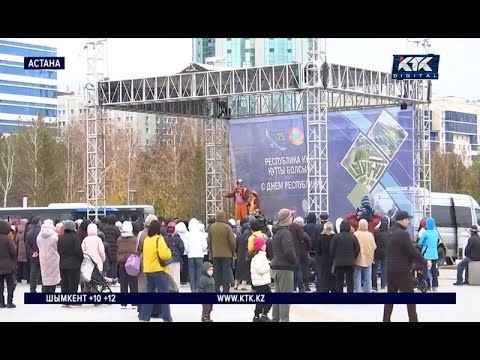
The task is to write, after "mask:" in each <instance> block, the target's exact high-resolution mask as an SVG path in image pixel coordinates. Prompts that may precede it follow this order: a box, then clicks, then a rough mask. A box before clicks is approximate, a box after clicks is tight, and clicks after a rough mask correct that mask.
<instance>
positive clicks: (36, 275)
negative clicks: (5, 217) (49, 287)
mask: <svg viewBox="0 0 480 360" xmlns="http://www.w3.org/2000/svg"><path fill="white" fill-rule="evenodd" d="M41 228H42V227H41V225H40V217H38V216H35V217H34V218H33V219H32V221H31V223H30V227H29V230H28V233H27V243H26V244H25V245H26V248H27V257H28V258H29V259H30V292H31V293H35V292H37V285H38V284H41V283H42V277H41V272H40V258H39V256H38V246H37V237H38V234H40V230H41Z"/></svg>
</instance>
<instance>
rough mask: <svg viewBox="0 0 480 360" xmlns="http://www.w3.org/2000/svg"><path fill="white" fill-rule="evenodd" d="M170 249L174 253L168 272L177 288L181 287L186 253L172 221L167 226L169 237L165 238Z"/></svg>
mask: <svg viewBox="0 0 480 360" xmlns="http://www.w3.org/2000/svg"><path fill="white" fill-rule="evenodd" d="M164 239H165V242H166V243H167V246H168V248H169V249H170V251H171V252H172V258H173V261H172V262H171V263H170V265H168V271H169V273H170V275H171V276H172V277H173V280H175V283H176V284H177V286H180V284H181V282H180V271H181V267H182V261H183V253H184V252H185V244H184V243H183V240H182V238H181V237H180V235H178V234H177V233H175V223H174V222H173V221H170V222H169V223H168V225H167V235H166V236H164Z"/></svg>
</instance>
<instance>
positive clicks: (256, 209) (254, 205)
mask: <svg viewBox="0 0 480 360" xmlns="http://www.w3.org/2000/svg"><path fill="white" fill-rule="evenodd" d="M248 210H249V211H250V215H255V214H258V213H260V199H259V198H258V194H257V192H256V191H255V190H252V192H251V193H250V200H249V201H248Z"/></svg>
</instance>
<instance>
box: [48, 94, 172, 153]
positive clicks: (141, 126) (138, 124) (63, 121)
mask: <svg viewBox="0 0 480 360" xmlns="http://www.w3.org/2000/svg"><path fill="white" fill-rule="evenodd" d="M104 116H105V119H106V120H107V129H106V130H107V136H115V135H116V134H121V133H122V132H125V131H133V132H134V134H135V135H136V136H137V137H138V144H139V145H140V146H141V147H143V148H148V147H150V146H152V145H153V144H154V143H155V141H156V139H157V138H161V137H162V136H165V135H168V133H167V132H168V124H170V123H171V122H172V117H169V116H160V115H155V114H145V113H138V112H127V111H120V110H110V109H108V110H105V112H104ZM86 117H87V108H86V107H85V98H84V96H83V95H75V94H69V95H62V96H59V97H58V118H57V125H58V127H59V128H60V130H63V129H65V128H66V127H68V126H69V125H70V124H71V123H72V122H75V121H78V122H80V124H84V121H85V119H86Z"/></svg>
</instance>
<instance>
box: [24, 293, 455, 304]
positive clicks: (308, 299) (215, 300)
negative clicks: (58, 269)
mask: <svg viewBox="0 0 480 360" xmlns="http://www.w3.org/2000/svg"><path fill="white" fill-rule="evenodd" d="M456 299H457V298H456V294H455V293H368V294H367V293H365V294H363V293H344V294H340V293H339V294H323V293H266V294H261V293H245V294H241V293H229V294H217V293H87V294H80V293H77V294H67V293H51V294H47V293H38V294H37V293H34V294H25V304H257V303H266V304H456Z"/></svg>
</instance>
